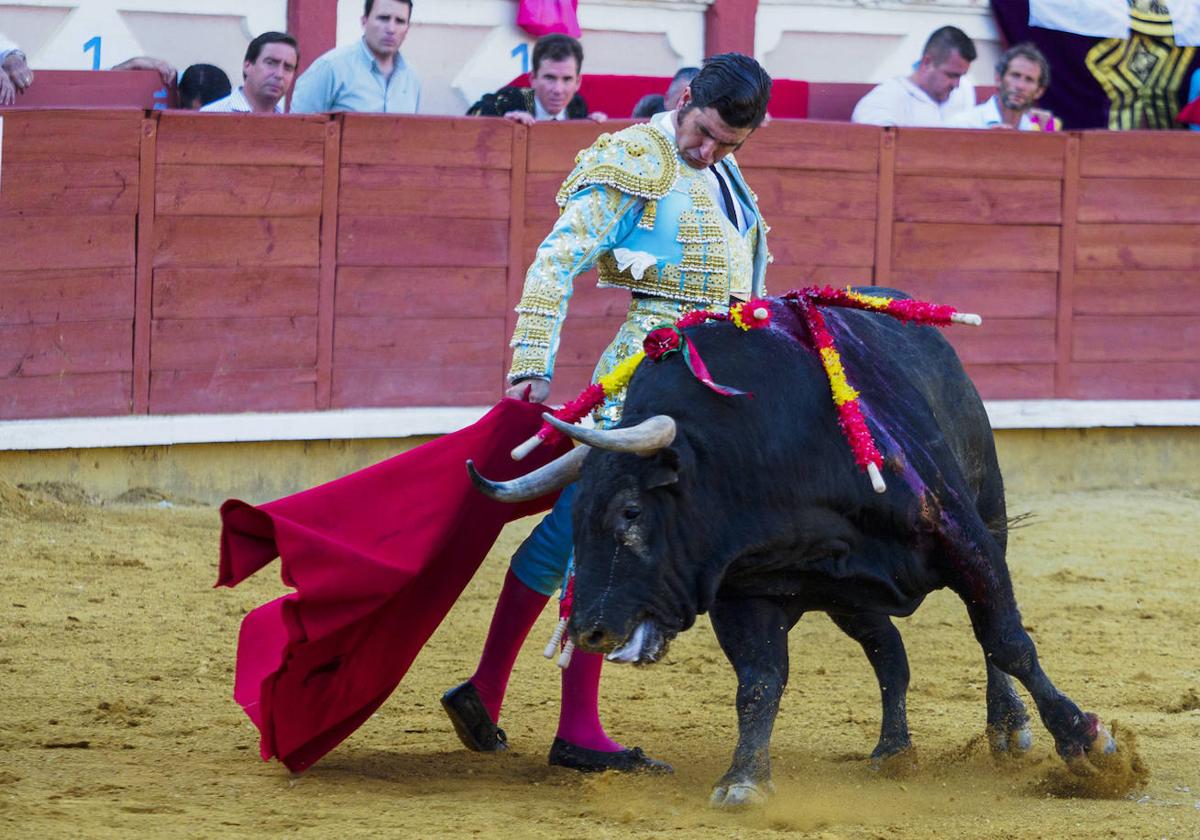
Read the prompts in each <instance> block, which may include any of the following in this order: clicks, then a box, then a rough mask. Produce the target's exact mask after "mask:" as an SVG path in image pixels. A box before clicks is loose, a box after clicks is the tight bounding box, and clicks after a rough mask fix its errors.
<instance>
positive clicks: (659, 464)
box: [646, 447, 679, 490]
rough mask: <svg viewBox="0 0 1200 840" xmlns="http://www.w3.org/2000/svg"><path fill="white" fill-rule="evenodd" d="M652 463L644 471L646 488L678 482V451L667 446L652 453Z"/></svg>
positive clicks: (667, 485)
mask: <svg viewBox="0 0 1200 840" xmlns="http://www.w3.org/2000/svg"><path fill="white" fill-rule="evenodd" d="M653 458H654V463H653V464H652V465H651V466H650V469H649V470H647V471H646V489H647V490H653V489H655V488H656V487H669V486H670V485H672V484H678V483H679V453H678V452H677V451H675V450H674V449H672V448H670V447H667V448H666V449H660V450H659V451H658V452H656V453H654V456H653Z"/></svg>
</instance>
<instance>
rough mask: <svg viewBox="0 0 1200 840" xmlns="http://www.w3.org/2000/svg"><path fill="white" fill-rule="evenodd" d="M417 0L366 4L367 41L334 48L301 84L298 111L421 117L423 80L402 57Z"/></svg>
mask: <svg viewBox="0 0 1200 840" xmlns="http://www.w3.org/2000/svg"><path fill="white" fill-rule="evenodd" d="M411 16H412V0H366V2H365V4H364V10H363V17H362V27H363V37H362V40H361V41H358V42H357V43H354V44H350V45H349V46H345V47H339V48H338V49H335V50H330V51H329V52H327V53H325V54H324V55H323V56H321V57H320V58H318V59H317V60H316V61H314V62H313V64H312V66H311V67H309V68H308V69H307V70H305V71H304V73H303V74H302V75H301V76H300V78H299V79H297V80H296V92H295V93H294V94H293V95H292V113H293V114H308V113H318V112H322V111H366V112H373V113H384V114H415V113H417V109H418V108H419V106H420V104H421V81H420V79H418V78H417V76H416V74H415V73H414V72H413V71H412V68H410V67H409V66H408V64H407V63H405V61H404V59H403V58H401V57H400V45H401V44H403V43H404V36H405V35H407V34H408V24H409V19H410V18H411Z"/></svg>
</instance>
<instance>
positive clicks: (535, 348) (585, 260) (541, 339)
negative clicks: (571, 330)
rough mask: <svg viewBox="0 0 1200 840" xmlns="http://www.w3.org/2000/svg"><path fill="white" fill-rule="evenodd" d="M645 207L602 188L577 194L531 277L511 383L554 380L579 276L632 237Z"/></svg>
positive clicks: (521, 309)
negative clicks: (533, 378)
mask: <svg viewBox="0 0 1200 840" xmlns="http://www.w3.org/2000/svg"><path fill="white" fill-rule="evenodd" d="M644 207H645V202H643V201H642V200H640V199H637V198H634V197H633V196H630V195H626V194H624V193H622V192H620V191H618V190H616V189H613V188H612V187H606V186H603V185H599V184H597V185H594V186H590V187H586V188H584V189H582V190H580V191H579V192H577V193H575V194H574V195H573V196H571V198H570V200H569V201H568V202H567V205H566V207H564V208H563V212H562V215H561V216H559V217H558V221H557V222H555V224H554V227H553V229H551V231H550V233H549V234H548V235H547V236H546V238H545V239H544V240H542V244H541V245H539V246H538V249H537V253H536V254H535V255H534V258H533V264H532V265H530V266H529V271H528V272H527V273H526V274H525V288H524V290H523V291H522V293H521V300H520V302H519V303H518V304H517V325H516V329H515V330H514V331H513V337H512V341H511V342H510V344H511V346H512V348H513V363H512V369H511V370H510V371H509V374H508V380H509V382H515V381H516V380H518V379H524V378H526V377H530V376H537V377H542V378H545V379H549V378H551V376H553V374H554V362H555V359H556V358H557V356H558V343H559V337H560V335H561V333H562V325H563V321H565V320H566V318H567V303H568V302H569V301H570V300H571V295H572V293H573V292H574V290H575V278H576V277H578V276H579V275H580V274H582V273H583V272H585V271H587V270H588V269H589V268H591V267H592V266H593V265H595V263H596V259H597V258H598V257H599V256H600V255H601V254H603V253H604V252H606V251H611V250H612V249H613V247H615V246H616V245H617V244H618V243H620V242H621V241H622V240H623V239H625V238H626V237H627V236H629V234H630V232H631V231H632V230H633V228H634V226H636V225H637V222H638V219H640V218H641V215H642V214H641V210H642V209H643V208H644Z"/></svg>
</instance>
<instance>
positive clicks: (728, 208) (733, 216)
mask: <svg viewBox="0 0 1200 840" xmlns="http://www.w3.org/2000/svg"><path fill="white" fill-rule="evenodd" d="M708 168H709V169H711V170H712V174H714V175H716V176H717V186H719V187H720V188H721V199H722V200H723V201H724V202H725V215H727V216H728V217H729V221H731V222H733V226H734V227H735V228H736V227H737V226H738V218H737V210H735V209H734V204H733V193H731V192H729V187H728V186H726V185H725V179H724V178H722V177H721V172H720V171H719V170H718V169H717V165H716V164H715V163H714V164H713V165H712V166H710V167H708Z"/></svg>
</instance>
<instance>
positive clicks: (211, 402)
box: [148, 114, 337, 413]
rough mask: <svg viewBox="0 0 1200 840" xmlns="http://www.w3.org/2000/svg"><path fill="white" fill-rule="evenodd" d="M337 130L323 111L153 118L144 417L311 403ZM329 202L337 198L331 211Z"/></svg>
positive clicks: (314, 394)
mask: <svg viewBox="0 0 1200 840" xmlns="http://www.w3.org/2000/svg"><path fill="white" fill-rule="evenodd" d="M336 128H337V126H336V124H334V123H331V121H330V119H329V118H328V117H287V118H282V117H280V118H271V119H263V118H260V117H255V116H243V115H192V114H167V115H164V116H163V117H161V119H160V121H159V124H158V137H157V149H156V153H155V156H156V161H157V165H156V167H155V171H154V175H155V189H154V224H153V227H152V230H151V231H150V233H149V235H150V237H151V239H152V243H153V248H152V252H151V257H150V259H151V260H152V264H153V269H154V273H153V283H154V290H153V308H152V311H151V313H150V317H151V319H152V320H151V328H150V343H151V352H150V377H149V380H148V391H149V405H150V411H151V412H158V413H164V412H167V413H169V412H177V411H228V410H231V409H236V407H237V406H239V405H243V406H244V408H242V409H241V410H251V409H252V410H256V411H271V410H276V411H282V410H312V409H315V408H318V407H319V406H318V402H319V400H318V393H317V383H318V374H317V368H318V332H319V329H318V323H319V317H320V301H321V295H320V271H321V248H322V228H321V226H322V218H323V216H324V215H325V206H326V183H325V182H326V178H325V172H326V159H327V145H328V144H329V143H330V142H331V141H332V142H336V139H337V138H336ZM331 129H332V130H333V132H334V133H333V135H332V136H331V134H330V131H331ZM333 160H334V162H335V167H334V168H335V170H336V160H337V157H336V154H335V155H334V157H333ZM336 206H337V203H336V196H333V197H332V204H330V209H331V210H332V211H333V212H334V215H335V216H336V210H335V208H336ZM332 247H333V245H332V244H331V245H330V248H331V249H332ZM331 271H332V265H331ZM331 280H332V275H331ZM332 297H333V296H332V293H331V294H330V295H329V307H330V308H331V309H332V305H333V302H332ZM326 390H328V389H326Z"/></svg>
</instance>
